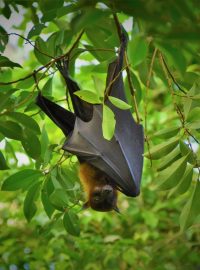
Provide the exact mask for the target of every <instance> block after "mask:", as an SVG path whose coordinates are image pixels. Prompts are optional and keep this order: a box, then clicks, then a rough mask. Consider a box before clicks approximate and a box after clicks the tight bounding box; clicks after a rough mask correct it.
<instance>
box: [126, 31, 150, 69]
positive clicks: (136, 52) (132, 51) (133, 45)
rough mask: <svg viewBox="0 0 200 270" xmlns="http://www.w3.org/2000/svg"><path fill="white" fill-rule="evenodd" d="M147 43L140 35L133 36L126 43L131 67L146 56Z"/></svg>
mask: <svg viewBox="0 0 200 270" xmlns="http://www.w3.org/2000/svg"><path fill="white" fill-rule="evenodd" d="M147 50H148V45H147V42H146V40H145V38H144V37H143V36H141V35H137V36H135V37H134V38H133V39H132V40H131V41H130V42H129V44H128V56H129V59H130V61H131V63H132V65H133V67H135V66H137V65H138V64H140V63H141V62H142V61H143V60H144V59H145V58H146V56H147Z"/></svg>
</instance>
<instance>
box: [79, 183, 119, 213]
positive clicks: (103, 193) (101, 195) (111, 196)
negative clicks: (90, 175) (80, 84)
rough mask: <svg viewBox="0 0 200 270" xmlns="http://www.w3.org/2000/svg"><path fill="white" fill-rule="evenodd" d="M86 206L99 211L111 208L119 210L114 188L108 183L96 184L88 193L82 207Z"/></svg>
mask: <svg viewBox="0 0 200 270" xmlns="http://www.w3.org/2000/svg"><path fill="white" fill-rule="evenodd" d="M88 207H91V208H92V209H94V210H96V211H100V212H108V211H112V210H115V211H116V212H119V209H118V207H117V191H116V189H115V188H114V187H113V186H111V185H109V184H106V185H103V186H96V187H95V188H94V189H93V190H92V192H91V193H90V196H89V199H88V201H87V202H86V203H85V204H84V208H88Z"/></svg>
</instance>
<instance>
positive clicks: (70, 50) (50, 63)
mask: <svg viewBox="0 0 200 270" xmlns="http://www.w3.org/2000/svg"><path fill="white" fill-rule="evenodd" d="M82 35H83V31H81V33H80V34H79V35H78V37H77V39H76V41H75V43H74V44H73V45H72V47H71V48H70V49H69V51H68V52H66V53H65V54H63V55H61V56H59V57H56V58H54V59H53V60H52V59H51V61H49V62H48V63H46V64H45V65H44V66H42V67H40V68H38V69H36V70H35V71H34V72H32V73H30V74H28V75H26V76H25V77H22V78H20V79H17V80H14V81H10V82H0V85H10V84H14V83H17V82H20V81H24V80H26V79H28V78H30V77H32V76H34V75H35V74H36V73H38V72H39V71H41V70H43V69H44V68H47V67H48V66H49V65H53V64H54V63H55V62H57V61H59V60H61V59H63V58H66V57H69V55H70V54H71V52H72V50H73V49H74V48H75V46H76V45H77V43H78V42H79V40H80V38H81V37H82Z"/></svg>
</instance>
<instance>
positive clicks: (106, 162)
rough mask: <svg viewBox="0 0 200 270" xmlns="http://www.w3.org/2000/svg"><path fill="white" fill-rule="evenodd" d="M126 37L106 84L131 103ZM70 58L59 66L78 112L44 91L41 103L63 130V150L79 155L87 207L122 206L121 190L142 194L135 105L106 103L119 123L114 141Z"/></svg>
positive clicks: (140, 146) (140, 139) (139, 132)
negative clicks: (78, 80) (126, 78)
mask: <svg viewBox="0 0 200 270" xmlns="http://www.w3.org/2000/svg"><path fill="white" fill-rule="evenodd" d="M126 46H127V38H126V35H125V34H124V33H122V35H121V42H120V48H119V53H118V56H117V59H116V60H115V61H113V62H112V63H110V64H109V66H108V72H107V79H106V89H108V90H109V95H112V96H113V97H116V98H118V99H121V100H123V101H125V102H126V97H125V90H124V84H123V77H122V69H123V61H124V53H125V50H126ZM68 67H69V59H65V60H61V61H59V62H57V68H58V70H59V71H60V73H61V74H62V76H63V77H64V79H65V82H66V85H67V88H68V91H69V95H70V97H71V101H72V105H73V109H74V113H73V112H70V111H68V110H65V109H64V108H62V107H60V106H59V105H57V104H55V103H54V102H52V101H50V100H48V99H47V98H45V97H44V96H42V94H41V92H39V94H38V97H37V100H36V104H37V105H38V106H39V107H40V108H41V109H42V110H43V112H44V113H45V114H46V115H48V117H49V118H50V119H51V120H52V121H53V122H54V123H55V124H56V125H57V126H58V127H59V128H60V129H61V130H62V131H63V133H64V135H65V136H66V141H65V143H64V145H63V149H64V150H65V151H67V152H70V153H72V154H74V155H76V156H77V158H78V160H79V163H80V168H79V177H80V181H81V183H82V185H83V188H84V190H85V192H86V194H87V201H86V203H85V204H84V205H83V207H84V208H87V207H91V208H92V209H94V210H96V211H111V210H115V211H117V212H118V211H119V209H118V207H117V196H118V191H120V192H121V193H123V194H125V195H126V196H129V197H136V196H138V195H139V193H140V183H141V177H142V168H143V150H144V134H143V127H142V125H140V124H137V123H136V122H135V121H134V119H133V117H132V114H131V111H130V110H121V109H119V108H117V107H115V106H114V105H113V104H112V103H111V102H110V101H109V99H106V100H105V104H106V105H107V106H108V107H109V108H110V109H111V110H112V111H113V112H114V114H115V119H116V127H115V132H114V136H113V138H112V139H111V140H110V141H109V140H106V139H105V138H104V137H103V133H102V117H103V116H102V114H103V112H102V111H103V105H102V104H90V103H88V102H86V101H83V100H81V99H80V98H79V97H78V96H76V95H74V92H76V91H78V90H80V88H79V86H78V84H77V83H76V82H75V81H74V80H72V78H71V77H70V74H69V68H68Z"/></svg>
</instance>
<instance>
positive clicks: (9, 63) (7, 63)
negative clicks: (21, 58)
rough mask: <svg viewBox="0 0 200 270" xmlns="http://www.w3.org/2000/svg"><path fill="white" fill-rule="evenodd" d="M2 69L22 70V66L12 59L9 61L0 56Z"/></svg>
mask: <svg viewBox="0 0 200 270" xmlns="http://www.w3.org/2000/svg"><path fill="white" fill-rule="evenodd" d="M0 67H11V68H14V67H20V68H22V66H20V64H18V63H14V62H12V61H11V60H10V59H8V58H7V57H5V56H2V55H0Z"/></svg>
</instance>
